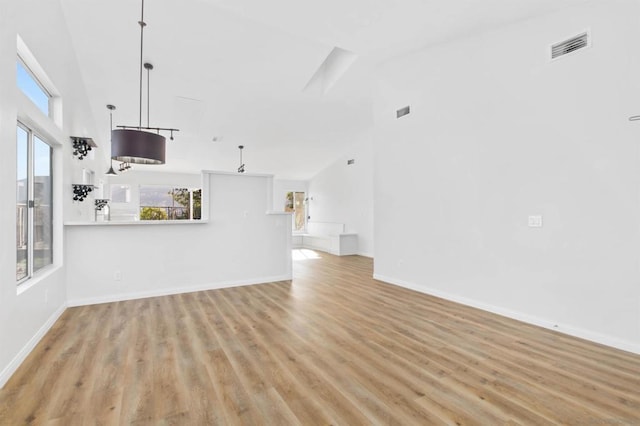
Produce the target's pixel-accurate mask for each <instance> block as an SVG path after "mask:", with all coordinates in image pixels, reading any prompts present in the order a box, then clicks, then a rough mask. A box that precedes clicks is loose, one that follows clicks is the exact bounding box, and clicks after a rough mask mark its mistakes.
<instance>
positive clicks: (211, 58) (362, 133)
mask: <svg viewBox="0 0 640 426" xmlns="http://www.w3.org/2000/svg"><path fill="white" fill-rule="evenodd" d="M585 1H586V0H484V1H481V2H480V1H477V0H323V1H301V0H271V1H264V0H180V1H176V0H146V2H145V18H144V20H145V21H146V22H147V27H146V29H145V50H144V53H145V54H144V60H145V61H148V62H150V63H152V64H153V65H154V70H153V71H151V76H150V87H151V90H150V94H151V97H150V105H151V108H150V123H149V124H150V125H151V126H160V127H178V128H180V133H178V134H176V135H175V136H176V137H175V140H174V141H167V146H168V147H167V164H166V165H164V166H137V165H136V168H137V169H139V170H143V169H144V170H152V171H180V172H198V171H199V170H202V169H209V170H211V169H215V170H229V171H232V170H235V169H236V168H237V166H238V163H239V153H238V148H237V147H238V145H244V146H245V150H244V153H243V157H244V162H245V163H246V165H247V171H250V172H262V173H274V174H276V175H277V176H278V177H281V178H294V179H296V178H297V179H307V178H310V177H312V176H313V175H314V174H315V173H317V172H318V171H319V170H321V169H322V168H323V167H325V166H326V165H328V164H329V163H331V161H333V160H334V159H335V158H337V157H338V156H339V155H340V154H342V153H343V152H344V151H345V149H346V148H347V147H348V146H349V145H350V144H352V143H355V142H358V141H360V140H363V139H365V138H369V137H370V135H371V127H372V104H371V92H372V80H373V74H374V70H375V67H376V64H378V63H380V62H381V61H384V60H388V59H389V58H392V57H394V56H398V55H401V54H403V53H406V52H409V51H412V50H415V49H418V48H422V47H426V46H430V45H434V44H438V43H443V42H446V41H449V40H452V39H456V38H460V37H464V36H470V35H473V34H476V33H479V32H482V31H486V30H488V29H490V28H492V27H496V26H501V25H506V24H509V23H513V22H516V21H518V20H522V19H527V18H530V17H534V16H537V15H543V14H546V13H550V12H552V11H554V10H556V9H559V8H563V7H569V6H572V5H575V4H578V3H584V2H585ZM61 3H62V5H63V9H64V13H65V17H66V20H67V24H68V28H69V32H70V34H71V38H72V40H73V43H74V47H75V50H76V52H77V58H78V62H79V64H80V68H81V72H82V76H83V80H84V85H85V87H86V90H87V92H88V95H89V98H90V102H91V108H92V111H93V114H94V116H95V119H96V122H97V124H98V128H99V131H100V134H101V135H102V137H100V136H98V137H97V139H98V140H99V141H102V144H108V134H109V114H108V110H107V109H106V105H107V104H114V105H116V107H117V110H116V111H115V113H114V124H122V125H137V123H138V72H139V68H138V67H139V54H140V50H139V49H140V30H139V26H138V24H137V21H138V20H139V19H140V7H141V3H140V0H110V1H101V2H99V1H87V0H61ZM336 47H337V48H339V49H337V50H334V48H336ZM332 52H333V53H332ZM314 76H315V77H314ZM312 77H314V80H312ZM317 82H319V83H318V84H316V83H317ZM329 83H330V84H329ZM144 117H145V119H144V120H143V121H144V122H143V125H144V124H146V112H145V114H144ZM214 138H217V141H214Z"/></svg>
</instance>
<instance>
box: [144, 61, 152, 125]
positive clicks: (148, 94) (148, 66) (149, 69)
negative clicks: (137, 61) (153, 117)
mask: <svg viewBox="0 0 640 426" xmlns="http://www.w3.org/2000/svg"><path fill="white" fill-rule="evenodd" d="M144 68H145V69H146V70H147V127H149V110H150V108H149V105H150V104H149V96H150V95H151V90H149V87H150V85H149V77H150V76H151V72H150V71H151V70H152V69H153V65H151V64H150V63H149V62H145V63H144Z"/></svg>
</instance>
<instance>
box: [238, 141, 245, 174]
mask: <svg viewBox="0 0 640 426" xmlns="http://www.w3.org/2000/svg"><path fill="white" fill-rule="evenodd" d="M238 149H239V150H240V167H238V173H244V163H243V162H242V150H243V149H244V145H239V146H238Z"/></svg>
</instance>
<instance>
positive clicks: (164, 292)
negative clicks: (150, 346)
mask: <svg viewBox="0 0 640 426" xmlns="http://www.w3.org/2000/svg"><path fill="white" fill-rule="evenodd" d="M291 279H293V277H292V274H285V275H279V276H273V277H264V278H254V279H250V280H239V281H223V282H218V283H207V284H198V285H195V286H188V287H175V288H163V289H158V290H152V291H140V292H132V293H119V294H109V295H104V296H97V297H89V298H83V299H73V300H69V301H68V302H67V306H69V307H75V306H87V305H97V304H100V303H111V302H120V301H124V300H135V299H146V298H148V297H158V296H170V295H173V294H182V293H194V292H196V291H206V290H216V289H220V288H230V287H240V286H245V285H254V284H266V283H272V282H277V281H289V280H291Z"/></svg>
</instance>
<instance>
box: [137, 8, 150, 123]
mask: <svg viewBox="0 0 640 426" xmlns="http://www.w3.org/2000/svg"><path fill="white" fill-rule="evenodd" d="M138 24H140V114H139V116H138V128H139V129H142V57H143V47H144V27H145V26H146V25H147V24H145V22H144V0H142V11H141V12H140V22H138ZM147 126H148V124H147Z"/></svg>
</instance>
